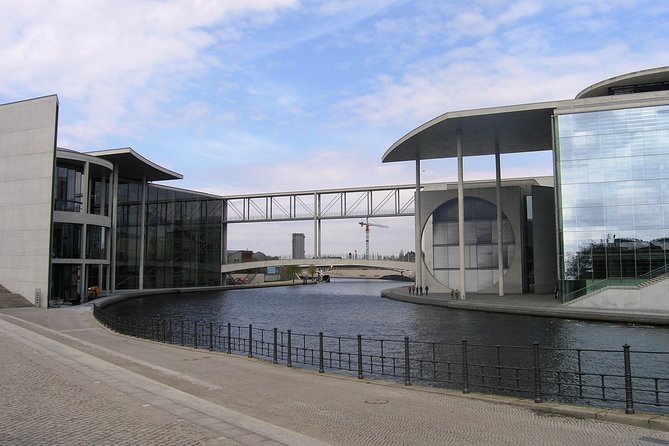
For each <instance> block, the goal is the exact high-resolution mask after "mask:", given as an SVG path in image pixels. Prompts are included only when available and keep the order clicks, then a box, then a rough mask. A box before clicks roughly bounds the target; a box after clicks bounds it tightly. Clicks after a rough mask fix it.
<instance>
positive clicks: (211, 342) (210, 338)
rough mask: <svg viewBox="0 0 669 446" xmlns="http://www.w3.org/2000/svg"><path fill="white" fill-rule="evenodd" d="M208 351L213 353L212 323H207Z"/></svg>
mask: <svg viewBox="0 0 669 446" xmlns="http://www.w3.org/2000/svg"><path fill="white" fill-rule="evenodd" d="M209 351H210V352H213V351H214V323H213V322H209Z"/></svg>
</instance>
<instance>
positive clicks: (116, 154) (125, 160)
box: [87, 147, 183, 181]
mask: <svg viewBox="0 0 669 446" xmlns="http://www.w3.org/2000/svg"><path fill="white" fill-rule="evenodd" d="M87 155H91V156H97V157H100V158H103V159H106V160H108V161H110V162H112V163H114V164H116V165H118V170H119V176H121V177H123V178H128V179H131V180H141V179H142V178H146V181H160V180H180V179H182V178H183V175H181V174H179V173H176V172H173V171H171V170H169V169H166V168H164V167H162V166H159V165H158V164H156V163H154V162H152V161H149V160H148V159H146V158H144V157H143V156H141V155H140V154H138V153H137V152H135V151H134V150H132V149H131V148H130V147H125V148H120V149H109V150H99V151H95V152H87Z"/></svg>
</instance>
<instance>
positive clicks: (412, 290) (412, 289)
mask: <svg viewBox="0 0 669 446" xmlns="http://www.w3.org/2000/svg"><path fill="white" fill-rule="evenodd" d="M411 293H412V294H416V285H415V284H413V285H411Z"/></svg>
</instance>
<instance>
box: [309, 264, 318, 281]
mask: <svg viewBox="0 0 669 446" xmlns="http://www.w3.org/2000/svg"><path fill="white" fill-rule="evenodd" d="M307 272H308V273H309V277H310V278H312V279H313V278H314V276H315V275H316V272H317V270H316V267H315V266H314V265H309V268H307Z"/></svg>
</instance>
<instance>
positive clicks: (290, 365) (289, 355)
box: [286, 330, 293, 367]
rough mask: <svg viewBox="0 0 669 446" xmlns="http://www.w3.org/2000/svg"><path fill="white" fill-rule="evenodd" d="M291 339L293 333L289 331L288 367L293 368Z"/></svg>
mask: <svg viewBox="0 0 669 446" xmlns="http://www.w3.org/2000/svg"><path fill="white" fill-rule="evenodd" d="M290 338H291V331H290V330H288V362H287V363H286V366H288V367H292V366H293V353H292V351H291V350H292V346H291V345H290V344H291V341H290Z"/></svg>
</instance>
